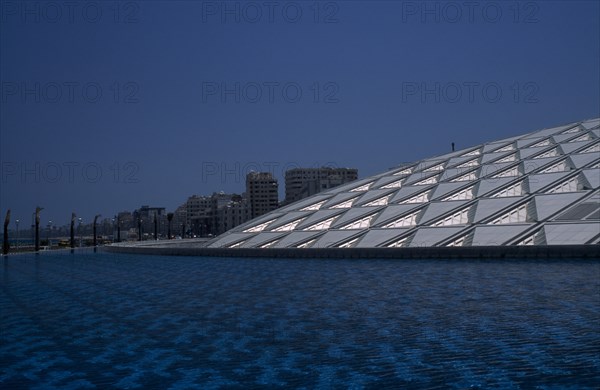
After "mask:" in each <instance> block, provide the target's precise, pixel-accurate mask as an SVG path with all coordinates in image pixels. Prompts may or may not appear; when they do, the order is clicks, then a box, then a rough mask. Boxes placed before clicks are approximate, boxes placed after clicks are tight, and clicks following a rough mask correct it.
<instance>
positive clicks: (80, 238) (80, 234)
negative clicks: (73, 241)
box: [77, 218, 83, 248]
mask: <svg viewBox="0 0 600 390" xmlns="http://www.w3.org/2000/svg"><path fill="white" fill-rule="evenodd" d="M78 220H79V225H78V226H77V230H79V247H80V248H81V244H82V241H83V232H82V231H81V223H82V222H83V221H82V219H81V218H78Z"/></svg>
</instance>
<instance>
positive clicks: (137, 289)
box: [0, 251, 600, 389]
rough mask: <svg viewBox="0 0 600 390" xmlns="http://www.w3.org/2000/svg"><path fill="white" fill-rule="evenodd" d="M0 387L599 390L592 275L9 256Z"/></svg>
mask: <svg viewBox="0 0 600 390" xmlns="http://www.w3.org/2000/svg"><path fill="white" fill-rule="evenodd" d="M0 287H1V289H0V310H1V319H0V331H1V340H0V342H1V344H0V388H7V389H8V388H10V389H15V388H36V387H37V388H52V387H56V388H106V387H109V386H115V387H119V388H146V387H154V388H199V387H202V388H240V389H242V388H248V387H260V388H265V387H295V388H306V389H312V388H329V387H336V388H339V387H342V388H346V387H349V388H357V389H358V388H374V389H375V388H377V389H379V388H415V389H427V388H456V389H465V388H482V389H483V388H486V389H488V388H502V389H511V388H514V389H518V388H539V389H560V388H573V389H575V388H577V389H581V388H589V389H597V388H599V387H600V333H599V329H600V262H598V261H590V260H587V261H584V260H581V261H576V260H568V261H567V260H555V261H531V260H528V261H457V260H452V261H450V260H448V261H445V260H414V261H411V260H397V261H394V260H372V259H369V260H337V259H336V260H323V259H315V260H307V259H297V260H294V259H230V258H201V257H159V256H140V255H117V254H107V253H97V254H93V253H84V252H78V253H76V254H69V253H68V251H65V252H55V253H45V254H42V255H38V256H35V255H14V256H10V257H8V258H2V260H1V267H0Z"/></svg>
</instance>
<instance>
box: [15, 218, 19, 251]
mask: <svg viewBox="0 0 600 390" xmlns="http://www.w3.org/2000/svg"><path fill="white" fill-rule="evenodd" d="M15 225H17V249H16V251H17V252H18V251H19V220H18V219H17V220H15Z"/></svg>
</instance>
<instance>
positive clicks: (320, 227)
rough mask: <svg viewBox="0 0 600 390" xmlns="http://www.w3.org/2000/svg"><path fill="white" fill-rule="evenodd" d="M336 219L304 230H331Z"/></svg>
mask: <svg viewBox="0 0 600 390" xmlns="http://www.w3.org/2000/svg"><path fill="white" fill-rule="evenodd" d="M336 218H337V217H333V218H329V219H326V220H325V221H321V222H317V223H315V224H314V225H311V226H309V227H307V228H305V229H304V230H325V229H329V226H331V223H332V222H333V221H334V220H335V219H336Z"/></svg>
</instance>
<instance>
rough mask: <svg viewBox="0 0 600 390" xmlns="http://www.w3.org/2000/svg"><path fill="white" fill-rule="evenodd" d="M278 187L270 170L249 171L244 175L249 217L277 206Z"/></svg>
mask: <svg viewBox="0 0 600 390" xmlns="http://www.w3.org/2000/svg"><path fill="white" fill-rule="evenodd" d="M278 188H279V184H278V183H277V179H275V178H274V177H273V175H272V174H271V173H270V172H250V173H249V174H248V175H247V176H246V196H247V197H248V203H249V204H250V217H251V218H256V217H258V216H259V215H263V214H266V213H268V212H269V211H273V210H275V209H276V208H277V207H279V194H278Z"/></svg>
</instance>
